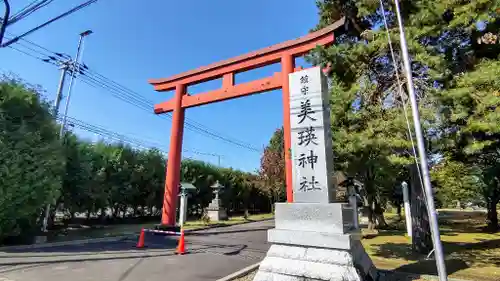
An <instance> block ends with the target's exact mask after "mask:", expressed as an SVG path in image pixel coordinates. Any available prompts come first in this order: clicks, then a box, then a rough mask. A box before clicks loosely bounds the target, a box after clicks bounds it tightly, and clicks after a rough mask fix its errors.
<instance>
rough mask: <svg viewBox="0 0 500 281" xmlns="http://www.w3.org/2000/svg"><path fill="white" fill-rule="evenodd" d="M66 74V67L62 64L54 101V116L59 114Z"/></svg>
mask: <svg viewBox="0 0 500 281" xmlns="http://www.w3.org/2000/svg"><path fill="white" fill-rule="evenodd" d="M67 72H68V65H67V64H66V63H64V65H63V66H62V67H61V78H60V79H59V86H58V87H57V93H56V100H55V101H54V116H55V117H57V115H58V114H59V106H60V104H61V99H62V91H63V89H64V82H65V80H66V73H67Z"/></svg>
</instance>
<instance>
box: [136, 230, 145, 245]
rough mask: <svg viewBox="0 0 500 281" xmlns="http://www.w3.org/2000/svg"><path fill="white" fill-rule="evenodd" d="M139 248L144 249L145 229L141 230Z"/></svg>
mask: <svg viewBox="0 0 500 281" xmlns="http://www.w3.org/2000/svg"><path fill="white" fill-rule="evenodd" d="M136 247H137V248H144V228H141V234H140V235H139V241H137V246H136Z"/></svg>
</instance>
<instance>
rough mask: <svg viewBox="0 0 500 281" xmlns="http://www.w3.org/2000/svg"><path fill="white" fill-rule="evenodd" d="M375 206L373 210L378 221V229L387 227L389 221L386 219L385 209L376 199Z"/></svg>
mask: <svg viewBox="0 0 500 281" xmlns="http://www.w3.org/2000/svg"><path fill="white" fill-rule="evenodd" d="M374 205H375V208H374V210H373V213H374V216H375V221H376V223H377V224H376V226H377V228H378V229H382V228H387V222H386V221H385V218H384V209H383V208H382V207H381V206H380V204H379V203H378V202H377V201H375V204H374Z"/></svg>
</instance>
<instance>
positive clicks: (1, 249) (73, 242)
mask: <svg viewBox="0 0 500 281" xmlns="http://www.w3.org/2000/svg"><path fill="white" fill-rule="evenodd" d="M130 237H131V235H120V236H113V237H104V238H92V239H82V240H71V241H61V242H53V243H43V244H31V245H18V246H17V245H16V246H5V247H0V252H5V251H8V250H25V249H40V248H50V247H58V246H70V245H78V244H89V243H99V242H115V241H121V240H126V239H128V238H130Z"/></svg>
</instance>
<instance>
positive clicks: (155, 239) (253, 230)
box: [0, 221, 274, 281]
mask: <svg viewBox="0 0 500 281" xmlns="http://www.w3.org/2000/svg"><path fill="white" fill-rule="evenodd" d="M273 226H274V222H273V221H264V222H255V223H249V224H244V225H236V226H230V227H224V228H216V229H210V230H204V231H198V232H193V233H190V234H189V235H187V236H186V247H187V249H188V251H190V253H188V254H187V255H183V256H177V255H175V254H174V250H175V247H176V244H177V241H176V239H175V238H173V237H162V236H152V235H150V236H147V237H146V246H147V248H146V249H144V250H137V249H135V243H136V241H118V242H107V243H92V244H87V245H74V246H59V247H51V248H41V249H29V250H19V251H11V252H2V253H0V264H4V265H0V281H39V280H51V281H68V280H70V281H84V280H89V281H90V280H92V281H95V280H99V281H108V280H109V281H135V280H140V281H156V280H158V281H160V280H161V281H164V280H172V281H202V280H216V279H218V278H221V277H224V276H226V275H228V274H230V273H233V272H235V271H237V270H239V269H241V268H244V267H246V266H248V265H251V264H254V263H256V262H258V261H260V260H261V259H262V258H263V257H264V256H265V253H266V252H267V249H268V247H269V245H268V244H267V230H268V229H270V228H272V227H273ZM68 260H72V261H68ZM6 263H17V264H11V265H5V264H6Z"/></svg>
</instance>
